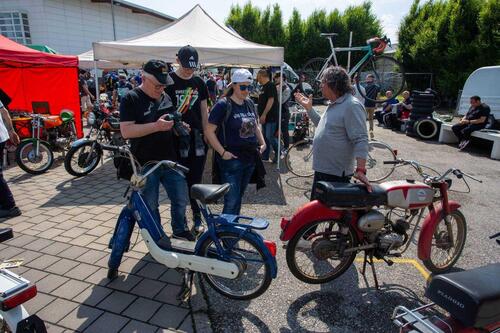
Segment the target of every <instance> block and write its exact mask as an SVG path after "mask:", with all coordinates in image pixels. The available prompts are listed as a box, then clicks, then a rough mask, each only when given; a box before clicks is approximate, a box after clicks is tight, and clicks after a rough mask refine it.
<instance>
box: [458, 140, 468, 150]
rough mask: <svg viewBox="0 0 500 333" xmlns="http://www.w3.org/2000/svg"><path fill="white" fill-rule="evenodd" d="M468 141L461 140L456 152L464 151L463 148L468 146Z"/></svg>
mask: <svg viewBox="0 0 500 333" xmlns="http://www.w3.org/2000/svg"><path fill="white" fill-rule="evenodd" d="M469 142H470V140H462V141H460V144H459V145H458V150H464V149H465V147H467V145H468V144H469Z"/></svg>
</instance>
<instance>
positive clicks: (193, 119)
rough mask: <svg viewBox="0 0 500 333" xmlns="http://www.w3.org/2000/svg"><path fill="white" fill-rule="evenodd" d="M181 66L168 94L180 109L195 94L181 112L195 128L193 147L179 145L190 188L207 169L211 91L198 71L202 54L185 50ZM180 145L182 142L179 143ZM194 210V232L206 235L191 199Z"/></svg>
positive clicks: (179, 59) (179, 60) (179, 54)
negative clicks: (198, 74) (207, 131)
mask: <svg viewBox="0 0 500 333" xmlns="http://www.w3.org/2000/svg"><path fill="white" fill-rule="evenodd" d="M177 63H178V64H179V68H178V69H177V70H176V71H175V72H174V73H171V74H170V76H171V78H172V80H173V84H172V85H168V86H167V89H166V92H167V94H168V95H169V96H170V98H171V99H172V101H173V103H174V106H175V107H176V109H179V107H180V106H182V104H183V103H184V100H185V98H187V92H189V91H192V93H193V96H192V99H191V103H190V104H189V105H186V106H185V107H184V108H183V109H182V111H181V112H183V114H182V120H183V121H184V122H186V123H187V124H188V125H189V126H190V127H191V132H190V138H189V147H187V148H188V149H186V148H185V147H184V146H182V145H179V147H178V149H179V153H180V155H181V159H180V163H181V164H182V165H184V166H186V167H188V168H189V173H188V174H187V177H186V178H187V183H188V188H189V189H191V186H193V185H194V184H199V183H201V180H202V177H203V170H204V168H205V161H206V152H207V146H206V144H205V141H204V137H203V129H204V128H205V126H206V124H207V123H208V104H207V99H208V90H207V85H206V84H205V81H203V79H202V78H201V77H199V76H197V75H194V71H195V70H196V68H197V67H198V52H197V51H196V49H195V48H194V47H192V46H190V45H186V46H184V47H182V48H181V49H180V50H179V51H178V52H177ZM179 143H180V142H179ZM191 210H192V212H193V222H194V230H195V232H197V233H201V232H202V231H203V227H202V225H201V213H200V208H199V207H198V204H197V202H196V200H194V199H192V198H191Z"/></svg>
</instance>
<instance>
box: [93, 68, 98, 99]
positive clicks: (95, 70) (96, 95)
mask: <svg viewBox="0 0 500 333" xmlns="http://www.w3.org/2000/svg"><path fill="white" fill-rule="evenodd" d="M94 81H95V100H96V101H99V80H98V78H97V61H95V60H94Z"/></svg>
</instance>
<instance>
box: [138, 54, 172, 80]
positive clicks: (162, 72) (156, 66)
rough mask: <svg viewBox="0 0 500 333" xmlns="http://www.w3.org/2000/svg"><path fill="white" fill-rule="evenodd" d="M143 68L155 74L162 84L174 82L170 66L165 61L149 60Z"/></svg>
mask: <svg viewBox="0 0 500 333" xmlns="http://www.w3.org/2000/svg"><path fill="white" fill-rule="evenodd" d="M142 70H143V71H144V72H146V73H148V74H151V75H153V76H154V77H155V78H156V80H158V82H160V83H161V84H170V83H171V82H172V78H171V77H170V76H169V75H168V66H167V64H166V63H165V62H164V61H161V60H156V59H153V60H149V61H148V62H147V63H145V64H144V66H143V67H142Z"/></svg>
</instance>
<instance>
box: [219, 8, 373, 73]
mask: <svg viewBox="0 0 500 333" xmlns="http://www.w3.org/2000/svg"><path fill="white" fill-rule="evenodd" d="M311 5H313V3H311ZM226 24H228V25H230V26H231V27H233V28H234V29H235V30H236V31H237V32H238V33H239V34H240V35H241V36H242V37H243V38H245V39H248V40H250V41H253V42H256V43H262V44H267V45H273V46H284V47H285V61H286V62H287V63H288V64H290V65H291V66H292V67H294V68H300V67H302V66H303V65H304V64H305V63H306V61H307V60H309V59H311V58H314V57H327V56H328V55H330V46H329V44H328V41H327V40H326V39H325V38H323V37H320V33H322V32H335V33H338V34H339V36H338V38H337V39H336V40H335V44H336V45H338V46H347V45H348V42H349V31H353V45H363V44H365V41H366V40H367V39H368V38H370V37H373V36H379V35H381V34H382V28H381V25H380V21H379V20H378V19H377V17H376V16H375V15H374V14H373V12H372V8H371V2H370V1H366V2H364V3H363V4H361V5H359V6H350V7H349V8H347V9H346V11H345V12H344V13H341V12H339V11H338V10H337V9H335V10H333V11H331V12H329V13H327V12H326V11H325V10H316V11H314V12H313V13H312V14H311V15H310V16H309V17H307V18H305V19H303V18H302V17H301V16H300V13H299V12H298V11H297V10H296V9H294V11H293V13H292V16H291V18H290V20H289V21H288V23H287V24H286V25H285V24H283V17H282V12H281V9H280V7H279V5H278V4H274V5H273V6H272V10H271V7H266V8H265V9H263V10H261V9H259V8H258V7H254V6H253V5H252V4H251V2H248V3H246V4H245V5H244V6H243V8H241V7H240V6H239V5H236V6H232V7H231V10H230V13H229V17H228V18H227V19H226ZM353 57H354V58H355V59H357V58H356V54H355V53H353ZM355 59H353V60H352V61H351V63H352V62H353V61H355ZM339 63H340V64H342V65H344V66H345V65H346V64H347V55H346V54H340V55H339Z"/></svg>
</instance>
